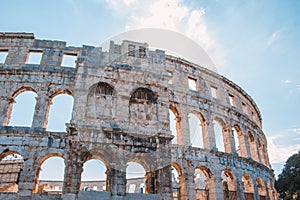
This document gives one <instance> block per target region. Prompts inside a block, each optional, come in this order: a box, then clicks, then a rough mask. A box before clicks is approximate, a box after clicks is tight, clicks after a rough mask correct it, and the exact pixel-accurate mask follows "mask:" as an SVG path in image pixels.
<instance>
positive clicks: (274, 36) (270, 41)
mask: <svg viewBox="0 0 300 200" xmlns="http://www.w3.org/2000/svg"><path fill="white" fill-rule="evenodd" d="M280 36H281V30H277V31H275V32H273V33H272V35H271V36H270V37H269V39H268V46H270V45H272V44H274V43H275V42H276V41H278V40H279V39H280Z"/></svg>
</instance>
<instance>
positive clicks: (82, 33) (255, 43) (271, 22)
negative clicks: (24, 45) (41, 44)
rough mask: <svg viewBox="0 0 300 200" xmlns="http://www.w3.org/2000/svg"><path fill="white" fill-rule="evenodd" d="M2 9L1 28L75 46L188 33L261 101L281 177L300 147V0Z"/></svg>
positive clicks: (64, 3)
mask: <svg viewBox="0 0 300 200" xmlns="http://www.w3.org/2000/svg"><path fill="white" fill-rule="evenodd" d="M1 8H2V9H1V12H0V18H1V19H2V20H1V22H0V31H2V32H32V33H34V34H35V36H36V38H38V39H51V40H62V41H67V42H68V45H73V46H81V45H82V44H87V45H93V46H98V45H99V44H101V43H102V42H103V41H105V40H107V39H108V38H110V37H112V36H114V35H117V34H119V33H121V32H124V31H127V30H132V29H136V28H165V29H168V30H173V31H177V32H179V33H181V34H184V35H186V36H187V37H189V38H191V39H193V40H194V41H195V42H197V43H198V44H199V45H200V46H201V47H202V48H203V49H204V50H205V51H206V52H207V53H208V55H209V56H210V57H211V58H212V60H213V61H214V63H215V64H216V67H217V69H218V72H219V73H221V74H223V75H225V76H226V77H227V78H229V79H231V80H232V81H234V82H235V83H237V84H238V85H240V86H241V87H242V88H243V89H244V90H245V91H246V92H247V93H248V94H250V95H251V97H252V98H253V99H254V100H255V102H256V103H257V105H258V107H259V109H260V111H261V112H262V117H263V130H264V132H265V134H266V136H267V138H268V145H269V156H270V160H271V163H272V166H273V168H274V169H275V173H276V174H277V175H278V173H280V170H281V168H282V166H283V164H284V162H285V160H286V159H287V158H288V157H289V156H290V155H292V154H293V153H296V152H297V151H299V150H300V115H299V114H300V107H299V102H300V79H299V77H300V59H299V52H300V40H299V36H300V21H299V19H300V14H299V10H300V1H297V0H288V1H281V0H272V1H270V0H265V1H259V0H247V1H246V0H230V1H229V0H197V1H196V0H194V1H193V0H190V1H184V0H162V1H146V0H141V1H138V0H111V1H108V0H85V1H79V0H52V1H40V0H27V1H21V0H19V1H15V0H3V1H1Z"/></svg>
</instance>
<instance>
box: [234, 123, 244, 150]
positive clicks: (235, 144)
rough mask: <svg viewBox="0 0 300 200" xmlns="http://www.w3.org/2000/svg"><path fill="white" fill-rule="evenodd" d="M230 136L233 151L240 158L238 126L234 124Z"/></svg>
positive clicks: (240, 132)
mask: <svg viewBox="0 0 300 200" xmlns="http://www.w3.org/2000/svg"><path fill="white" fill-rule="evenodd" d="M232 135H233V139H234V150H235V152H236V153H237V154H238V155H239V156H241V155H242V147H241V143H242V142H241V140H242V139H241V136H242V129H241V128H240V126H239V125H237V124H235V125H234V126H233V127H232Z"/></svg>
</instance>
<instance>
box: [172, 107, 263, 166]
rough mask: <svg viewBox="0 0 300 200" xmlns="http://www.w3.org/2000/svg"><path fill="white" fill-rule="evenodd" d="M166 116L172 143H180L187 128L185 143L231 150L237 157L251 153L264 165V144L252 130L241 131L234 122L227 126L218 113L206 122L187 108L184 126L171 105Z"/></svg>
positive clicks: (222, 150)
mask: <svg viewBox="0 0 300 200" xmlns="http://www.w3.org/2000/svg"><path fill="white" fill-rule="evenodd" d="M184 118H185V117H184ZM169 119H170V123H169V124H170V130H171V132H172V135H174V138H173V140H172V143H173V144H184V143H183V141H182V138H183V137H186V136H184V132H185V130H186V131H188V136H189V144H190V145H191V146H193V147H198V148H207V149H215V150H218V151H221V152H226V153H235V154H237V155H239V156H241V157H246V158H248V157H251V158H252V159H253V160H255V161H257V162H261V163H263V164H265V165H268V157H267V152H266V147H265V145H264V144H263V143H262V142H261V140H260V139H259V138H258V137H257V136H256V135H254V134H253V133H252V132H250V131H248V133H247V134H246V133H243V131H242V129H241V128H240V126H239V125H238V124H234V125H233V126H232V127H229V126H228V125H227V124H226V123H225V122H224V121H223V120H222V119H221V118H219V117H215V118H213V120H212V121H211V122H210V123H209V122H207V121H206V120H205V118H204V117H203V115H202V114H201V113H198V112H191V113H189V114H188V116H187V125H188V127H187V128H186V129H184V128H182V127H181V126H185V124H184V123H186V121H183V120H182V116H180V114H179V112H178V111H177V109H176V108H175V107H173V106H170V108H169ZM182 121H183V122H182ZM180 139H181V140H180Z"/></svg>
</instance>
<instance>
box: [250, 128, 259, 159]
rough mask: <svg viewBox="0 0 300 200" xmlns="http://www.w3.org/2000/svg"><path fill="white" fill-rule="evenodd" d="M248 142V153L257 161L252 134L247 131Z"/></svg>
mask: <svg viewBox="0 0 300 200" xmlns="http://www.w3.org/2000/svg"><path fill="white" fill-rule="evenodd" d="M248 143H249V146H250V153H251V157H252V159H253V160H255V161H258V155H257V153H258V152H257V147H256V142H255V138H254V135H253V134H252V133H251V132H250V131H249V132H248Z"/></svg>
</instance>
